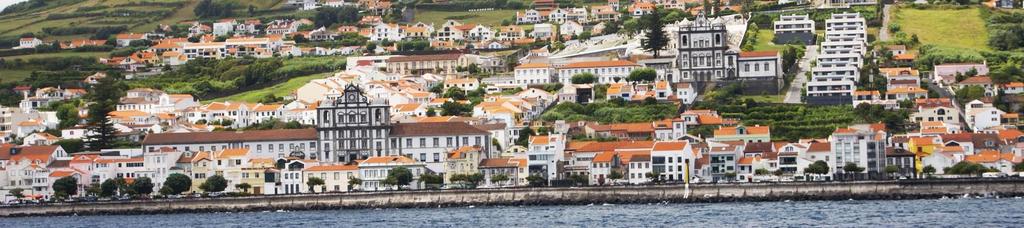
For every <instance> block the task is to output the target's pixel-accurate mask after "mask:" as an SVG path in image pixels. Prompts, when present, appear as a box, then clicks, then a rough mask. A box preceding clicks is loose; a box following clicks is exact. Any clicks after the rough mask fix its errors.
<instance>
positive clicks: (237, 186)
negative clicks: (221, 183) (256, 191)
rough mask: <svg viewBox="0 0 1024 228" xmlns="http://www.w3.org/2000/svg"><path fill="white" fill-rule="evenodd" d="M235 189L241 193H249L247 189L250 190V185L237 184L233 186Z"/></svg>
mask: <svg viewBox="0 0 1024 228" xmlns="http://www.w3.org/2000/svg"><path fill="white" fill-rule="evenodd" d="M235 188H237V189H241V190H242V192H243V193H249V188H252V185H250V184H249V183H238V184H235Z"/></svg>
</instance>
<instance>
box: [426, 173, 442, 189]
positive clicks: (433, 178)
mask: <svg viewBox="0 0 1024 228" xmlns="http://www.w3.org/2000/svg"><path fill="white" fill-rule="evenodd" d="M420 182H423V184H424V185H426V186H427V188H437V187H438V186H441V185H442V184H444V177H442V176H441V175H437V174H433V173H424V174H422V175H420Z"/></svg>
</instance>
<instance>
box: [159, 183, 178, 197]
mask: <svg viewBox="0 0 1024 228" xmlns="http://www.w3.org/2000/svg"><path fill="white" fill-rule="evenodd" d="M157 193H160V195H164V196H169V195H175V193H174V189H172V188H171V187H168V186H167V185H164V186H163V187H161V188H160V191H157Z"/></svg>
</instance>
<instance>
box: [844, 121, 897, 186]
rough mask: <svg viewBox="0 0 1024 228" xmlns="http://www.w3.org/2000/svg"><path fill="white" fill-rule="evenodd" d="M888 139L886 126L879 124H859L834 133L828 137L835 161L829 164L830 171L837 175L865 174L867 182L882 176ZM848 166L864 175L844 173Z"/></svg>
mask: <svg viewBox="0 0 1024 228" xmlns="http://www.w3.org/2000/svg"><path fill="white" fill-rule="evenodd" d="M888 139H889V138H888V134H887V133H886V131H885V125H882V124H870V125H869V124H858V125H853V126H850V127H848V128H839V129H836V130H835V131H834V132H832V135H831V136H829V142H830V143H831V145H832V154H833V156H834V157H835V161H834V162H832V163H831V164H830V166H831V167H830V169H832V170H835V171H834V172H835V173H837V175H843V174H848V175H851V176H853V175H859V176H863V175H864V174H866V175H867V177H868V178H877V177H879V176H880V175H884V174H885V173H884V168H885V148H886V145H887V144H888ZM850 163H852V164H854V165H857V167H861V168H864V172H862V173H859V174H853V173H849V172H846V171H844V170H843V167H845V166H846V165H847V164H850ZM837 178H839V177H837Z"/></svg>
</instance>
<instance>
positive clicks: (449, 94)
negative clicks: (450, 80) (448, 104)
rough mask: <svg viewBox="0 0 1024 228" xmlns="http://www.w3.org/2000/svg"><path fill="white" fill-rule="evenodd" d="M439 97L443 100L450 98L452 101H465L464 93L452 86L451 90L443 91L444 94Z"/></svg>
mask: <svg viewBox="0 0 1024 228" xmlns="http://www.w3.org/2000/svg"><path fill="white" fill-rule="evenodd" d="M441 96H442V97H444V98H451V99H453V100H465V99H466V91H463V90H462V89H460V88H459V87H457V86H452V87H451V88H448V90H445V92H444V94H443V95H441Z"/></svg>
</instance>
